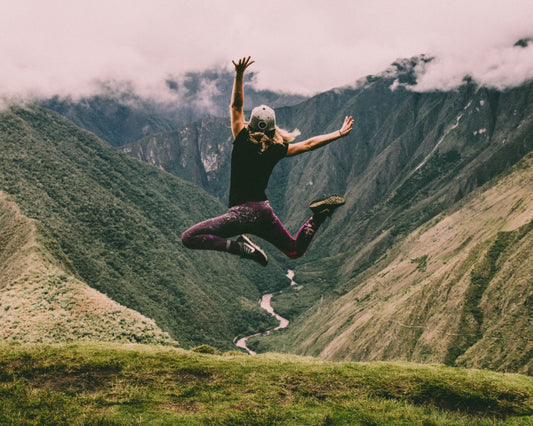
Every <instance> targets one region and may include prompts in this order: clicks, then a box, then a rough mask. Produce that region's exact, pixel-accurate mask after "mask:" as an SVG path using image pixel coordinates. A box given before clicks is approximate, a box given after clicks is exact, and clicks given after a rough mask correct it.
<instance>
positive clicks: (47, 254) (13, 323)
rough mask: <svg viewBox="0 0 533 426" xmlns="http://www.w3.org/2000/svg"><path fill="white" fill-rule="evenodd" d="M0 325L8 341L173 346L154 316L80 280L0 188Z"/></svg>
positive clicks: (52, 243) (51, 242)
mask: <svg viewBox="0 0 533 426" xmlns="http://www.w3.org/2000/svg"><path fill="white" fill-rule="evenodd" d="M0 243H1V246H2V250H1V251H0V277H1V278H2V279H1V285H0V306H2V309H1V310H0V323H1V324H2V331H1V335H0V337H1V339H2V340H3V341H7V342H19V343H20V342H31V343H48V344H49V343H55V342H61V341H62V342H68V341H78V340H80V339H81V340H97V341H102V342H105V341H116V342H131V343H141V342H144V343H152V344H165V345H177V344H178V343H177V342H176V341H175V340H173V339H171V338H170V336H169V335H168V333H163V332H162V331H161V329H160V328H159V327H157V326H156V325H155V323H154V321H153V320H151V319H149V318H147V317H145V316H142V315H140V314H139V313H138V312H135V311H133V310H131V309H127V308H125V307H124V306H121V305H119V304H118V303H116V302H114V301H112V300H111V299H109V298H108V297H107V296H105V295H103V294H102V293H100V292H98V291H96V290H94V289H92V288H90V287H89V286H87V285H86V284H85V283H83V282H81V281H80V280H79V279H78V278H77V277H76V276H75V273H74V272H73V269H72V265H69V262H68V260H67V259H66V257H65V255H64V253H62V252H61V249H60V248H59V245H58V244H57V242H55V241H54V240H53V239H51V238H50V236H49V235H47V232H46V230H45V228H44V227H43V226H42V224H40V223H39V222H37V221H35V220H30V219H29V218H27V217H25V216H24V215H22V213H21V212H20V209H19V208H18V206H17V205H16V204H15V203H14V202H13V201H11V200H10V199H9V197H8V196H7V195H6V194H5V193H4V192H3V191H0Z"/></svg>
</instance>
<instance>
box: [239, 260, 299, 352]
mask: <svg viewBox="0 0 533 426" xmlns="http://www.w3.org/2000/svg"><path fill="white" fill-rule="evenodd" d="M286 277H287V278H289V279H290V280H291V286H296V285H297V284H296V283H295V282H294V280H293V278H294V271H293V270H291V269H289V270H288V271H287V275H286ZM278 293H281V291H279V292H278ZM272 296H274V293H269V294H264V295H263V297H261V301H260V302H259V303H260V306H261V308H263V309H264V310H265V311H267V312H268V313H269V314H270V315H272V316H273V317H274V318H276V319H277V320H278V321H279V325H278V326H277V327H276V328H274V329H272V330H268V331H267V332H265V333H255V334H252V335H251V336H247V337H242V338H241V339H239V340H237V342H236V343H235V345H236V346H237V347H239V348H242V349H244V350H245V351H247V352H248V353H249V354H250V355H256V352H254V351H252V350H251V349H250V348H249V347H248V346H247V345H246V342H247V341H248V339H251V338H252V337H256V336H267V335H269V334H270V333H272V332H273V331H276V330H281V329H282V328H287V327H288V326H289V320H288V319H285V318H283V317H282V316H280V315H278V314H276V313H275V312H274V309H273V308H272V305H271V304H270V302H271V300H272ZM235 339H237V338H235Z"/></svg>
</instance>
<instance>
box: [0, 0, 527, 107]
mask: <svg viewBox="0 0 533 426" xmlns="http://www.w3.org/2000/svg"><path fill="white" fill-rule="evenodd" d="M0 28H1V30H0V31H1V32H2V36H1V37H0V57H1V58H2V65H1V66H0V97H2V98H4V99H6V98H19V97H25V98H28V97H30V98H31V97H50V96H53V95H59V96H70V97H74V98H76V97H82V96H89V95H92V94H96V93H101V92H102V90H103V88H106V90H109V87H112V86H114V87H116V88H117V90H118V88H120V87H124V84H126V85H127V86H128V87H130V88H132V89H133V90H134V91H135V92H136V93H137V94H139V95H141V96H148V97H157V98H160V99H163V100H167V101H170V102H174V101H177V100H179V99H182V98H181V97H180V96H181V93H180V92H179V91H176V90H172V88H169V85H168V84H167V82H168V80H169V79H174V80H179V79H183V78H185V77H184V76H185V75H186V73H187V72H188V71H202V70H205V69H212V68H216V67H222V68H223V69H225V70H229V71H231V70H232V64H231V60H232V59H236V58H239V57H242V56H244V55H252V56H253V57H254V59H255V60H256V63H255V64H253V65H252V68H251V70H252V71H254V72H255V73H256V85H257V88H258V89H262V88H264V89H271V90H277V91H286V92H294V93H302V94H307V95H309V94H314V93H317V92H321V91H325V90H329V89H331V88H334V87H339V86H344V85H348V84H351V83H354V82H355V81H357V80H359V79H360V78H362V77H364V76H365V75H368V74H378V73H380V72H381V71H383V70H384V69H385V68H387V67H388V66H389V65H390V64H391V63H392V62H393V61H394V60H395V59H397V58H406V57H411V56H416V55H419V54H426V55H428V56H432V57H435V60H434V61H433V62H432V63H430V64H428V65H427V68H426V70H425V73H423V74H422V73H421V74H420V76H419V84H418V86H417V88H416V90H435V89H440V90H447V89H450V88H454V87H456V86H457V85H458V84H461V82H462V79H463V78H464V77H465V76H467V75H468V76H470V77H472V78H473V79H475V80H476V81H478V82H479V83H480V84H486V85H490V86H491V87H498V88H503V87H508V86H512V85H516V84H520V83H521V82H523V81H526V80H528V79H531V78H532V77H533V71H532V70H533V60H532V58H531V56H532V47H531V46H529V47H527V48H518V47H513V44H514V43H515V42H516V41H517V40H518V39H520V38H524V37H530V36H531V35H532V34H531V33H530V32H531V28H533V2H531V0H506V1H503V0H501V1H500V0H470V1H468V2H464V1H462V0H461V1H460V0H448V1H447V2H442V1H433V0H406V1H404V2H397V1H392V0H375V1H373V2H366V1H364V2H363V1H359V0H356V1H352V0H345V1H339V0H338V1H332V2H324V1H322V0H320V1H319V0H294V1H290V2H287V1H285V0H272V1H271V2H268V4H265V3H264V2H263V3H261V2H250V1H248V0H246V1H245V0H234V1H232V2H226V1H222V0H202V1H198V2H191V1H189V0H136V1H134V2H131V1H127V0H92V1H91V2H77V1H71V0H47V1H41V0H17V1H14V2H7V1H4V5H3V7H2V13H1V14H0ZM528 32H529V33H528ZM204 89H205V90H204V91H202V93H205V94H206V95H208V94H209V93H210V91H212V90H216V87H214V86H212V87H205V88H204ZM198 102H200V103H202V102H208V99H207V98H205V99H198Z"/></svg>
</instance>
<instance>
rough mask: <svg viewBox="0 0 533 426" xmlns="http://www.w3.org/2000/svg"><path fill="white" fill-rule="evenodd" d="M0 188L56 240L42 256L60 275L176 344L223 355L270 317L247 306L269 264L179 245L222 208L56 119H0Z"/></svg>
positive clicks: (42, 113)
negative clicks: (56, 263)
mask: <svg viewBox="0 0 533 426" xmlns="http://www.w3.org/2000/svg"><path fill="white" fill-rule="evenodd" d="M0 188H1V189H2V190H3V191H5V193H7V194H9V195H10V196H11V197H12V200H13V202H15V203H16V204H17V206H19V207H20V210H21V212H22V214H23V215H24V216H27V217H28V218H32V219H35V220H37V221H38V222H39V223H40V224H41V225H42V226H43V228H44V229H45V232H46V233H49V235H50V238H51V240H54V241H57V246H58V247H52V248H51V249H50V250H52V252H53V254H56V252H57V251H60V252H61V257H60V259H62V260H61V261H62V262H63V264H64V265H66V268H67V269H66V270H65V274H67V276H69V277H70V276H73V277H75V278H76V279H77V280H79V281H80V282H82V283H85V284H87V285H89V286H90V287H92V288H94V289H96V290H98V291H100V292H101V293H103V294H105V295H107V296H108V297H109V298H111V299H112V300H114V301H116V302H118V303H120V304H121V305H123V306H126V307H128V308H131V309H134V310H136V311H138V312H140V313H141V314H142V315H145V316H146V317H148V318H151V319H153V320H155V322H156V324H157V325H158V326H159V327H160V328H161V329H162V330H164V331H166V332H168V333H169V334H170V335H171V337H172V338H173V339H176V340H177V341H178V342H179V343H180V345H183V346H184V347H190V346H191V345H192V346H195V345H197V344H201V343H209V344H212V345H214V346H217V347H220V348H226V349H227V348H230V347H232V339H233V337H234V336H236V335H239V334H251V332H252V331H254V330H255V329H256V328H259V329H261V328H263V329H264V327H266V326H268V325H270V324H271V323H272V321H273V320H272V318H271V317H270V316H269V315H268V314H266V313H265V312H264V311H262V310H261V309H260V308H259V307H258V306H257V300H258V299H259V296H260V292H261V291H263V290H265V289H267V288H273V287H276V286H277V287H279V286H283V285H285V283H286V279H285V278H284V277H283V273H282V271H281V269H279V267H276V265H275V264H274V263H273V264H272V265H270V266H269V267H268V271H269V273H268V274H264V273H261V272H264V271H259V270H258V269H257V268H254V265H250V264H249V263H247V262H245V261H241V260H240V259H237V258H232V257H231V256H227V255H226V256H224V255H221V254H213V253H201V252H192V251H189V250H186V249H185V248H184V247H183V245H182V244H181V233H182V232H183V231H184V230H185V229H186V228H187V227H189V226H191V225H192V224H194V223H196V222H198V221H200V220H204V219H206V218H208V217H210V216H213V215H216V214H220V213H222V212H223V211H225V208H224V206H223V205H221V204H220V203H219V202H218V201H216V200H215V199H214V198H212V197H210V196H209V195H207V194H206V193H205V192H203V191H202V190H200V189H198V188H197V187H196V186H194V185H192V184H189V183H186V182H184V181H182V180H180V179H178V178H175V177H173V176H172V175H169V174H167V173H165V172H162V171H159V170H157V169H155V168H153V167H150V166H147V165H145V164H142V163H140V162H139V161H137V160H134V159H131V158H129V157H127V156H125V155H124V154H121V153H119V152H117V151H115V150H114V149H113V148H111V147H110V146H109V145H107V144H106V143H104V142H102V141H101V140H99V139H98V138H96V137H95V136H94V135H93V134H91V133H88V132H86V131H83V130H81V129H79V128H78V127H76V126H74V125H73V124H72V123H70V122H69V121H67V120H65V119H64V118H62V117H60V116H59V115H57V114H56V113H53V112H51V111H49V110H45V109H42V108H38V107H35V106H28V107H25V108H20V107H19V108H12V109H10V110H6V111H3V112H1V113H0ZM9 267H10V268H11V266H9ZM15 267H17V266H15ZM278 277H279V278H278ZM4 279H5V278H4V277H2V283H4ZM21 291H22V290H21Z"/></svg>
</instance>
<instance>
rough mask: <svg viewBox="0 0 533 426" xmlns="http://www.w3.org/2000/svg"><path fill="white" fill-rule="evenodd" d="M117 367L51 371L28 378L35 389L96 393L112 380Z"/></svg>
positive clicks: (114, 378) (116, 373)
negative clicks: (31, 378)
mask: <svg viewBox="0 0 533 426" xmlns="http://www.w3.org/2000/svg"><path fill="white" fill-rule="evenodd" d="M119 371H120V369H119V368H118V367H104V368H101V369H94V368H92V369H91V370H90V371H51V372H49V373H46V374H43V375H40V376H39V377H35V378H34V379H33V380H30V382H31V383H32V385H33V386H34V387H35V388H37V389H43V390H48V391H53V392H66V391H69V392H75V393H97V392H99V391H101V390H103V389H105V388H106V387H107V386H108V385H109V383H111V382H114V381H115V380H116V377H117V375H118V373H119Z"/></svg>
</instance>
